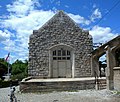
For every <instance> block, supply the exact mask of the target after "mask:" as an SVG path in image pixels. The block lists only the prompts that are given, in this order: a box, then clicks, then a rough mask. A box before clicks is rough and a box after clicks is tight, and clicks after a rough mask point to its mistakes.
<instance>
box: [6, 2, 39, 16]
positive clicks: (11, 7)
mask: <svg viewBox="0 0 120 102" xmlns="http://www.w3.org/2000/svg"><path fill="white" fill-rule="evenodd" d="M36 6H40V4H39V2H38V0H17V1H15V2H13V4H8V5H7V6H6V7H7V11H8V12H11V13H13V14H14V15H16V16H18V17H21V16H25V15H27V14H28V13H29V11H32V10H34V9H35V7H36Z"/></svg>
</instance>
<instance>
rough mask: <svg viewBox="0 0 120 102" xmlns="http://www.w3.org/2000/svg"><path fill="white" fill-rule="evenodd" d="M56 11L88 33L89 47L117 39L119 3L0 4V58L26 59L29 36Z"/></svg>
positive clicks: (46, 0) (42, 0)
mask: <svg viewBox="0 0 120 102" xmlns="http://www.w3.org/2000/svg"><path fill="white" fill-rule="evenodd" d="M59 10H63V11H64V12H65V13H66V14H67V15H69V16H70V17H71V18H72V19H73V20H74V21H75V22H76V23H77V24H78V25H79V26H80V28H82V29H85V30H89V33H90V34H91V35H92V37H93V43H106V42H107V41H109V40H111V39H113V38H114V37H116V36H118V35H120V21H119V18H120V0H0V58H6V57H7V55H8V53H9V52H10V59H9V61H10V63H12V62H14V61H15V60H17V59H19V60H26V59H28V56H29V50H28V43H29V36H30V35H31V34H32V32H33V30H37V29H39V28H40V27H41V26H42V25H43V24H44V23H45V22H47V21H48V20H49V19H50V18H51V17H52V16H53V15H55V14H56V13H57V12H58V11H59Z"/></svg>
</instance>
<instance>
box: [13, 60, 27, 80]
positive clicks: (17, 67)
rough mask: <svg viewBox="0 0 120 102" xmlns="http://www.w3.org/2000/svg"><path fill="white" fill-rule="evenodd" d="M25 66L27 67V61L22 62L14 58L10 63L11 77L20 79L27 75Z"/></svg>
mask: <svg viewBox="0 0 120 102" xmlns="http://www.w3.org/2000/svg"><path fill="white" fill-rule="evenodd" d="M27 68H28V61H27V60H25V61H24V62H22V61H21V60H16V61H15V62H14V63H13V64H12V75H13V77H12V78H13V79H18V80H22V79H23V78H24V77H26V76H27Z"/></svg>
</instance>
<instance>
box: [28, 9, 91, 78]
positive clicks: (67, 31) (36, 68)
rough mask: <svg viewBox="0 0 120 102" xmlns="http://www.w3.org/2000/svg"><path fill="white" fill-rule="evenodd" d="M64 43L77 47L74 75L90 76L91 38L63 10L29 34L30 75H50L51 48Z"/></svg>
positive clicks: (75, 49)
mask: <svg viewBox="0 0 120 102" xmlns="http://www.w3.org/2000/svg"><path fill="white" fill-rule="evenodd" d="M61 43H63V44H66V45H69V46H71V47H73V48H74V54H75V69H74V75H75V77H88V76H91V52H92V37H91V36H90V35H89V32H88V31H84V30H82V29H81V28H79V26H78V25H77V24H76V23H75V22H74V21H73V20H72V19H71V18H70V17H68V16H67V15H66V14H65V13H64V12H62V11H60V12H58V13H57V14H56V15H55V16H54V17H53V18H51V19H50V20H49V21H48V22H47V23H46V24H45V25H43V27H41V28H40V29H39V30H34V31H33V34H32V35H31V36H30V41H29V68H28V74H29V75H30V76H38V77H48V76H49V48H50V47H52V46H54V45H56V44H61Z"/></svg>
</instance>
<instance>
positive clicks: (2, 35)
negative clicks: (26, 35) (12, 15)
mask: <svg viewBox="0 0 120 102" xmlns="http://www.w3.org/2000/svg"><path fill="white" fill-rule="evenodd" d="M10 36H11V33H10V32H9V31H8V30H5V31H2V30H0V42H3V41H6V40H7V39H9V38H10Z"/></svg>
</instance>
